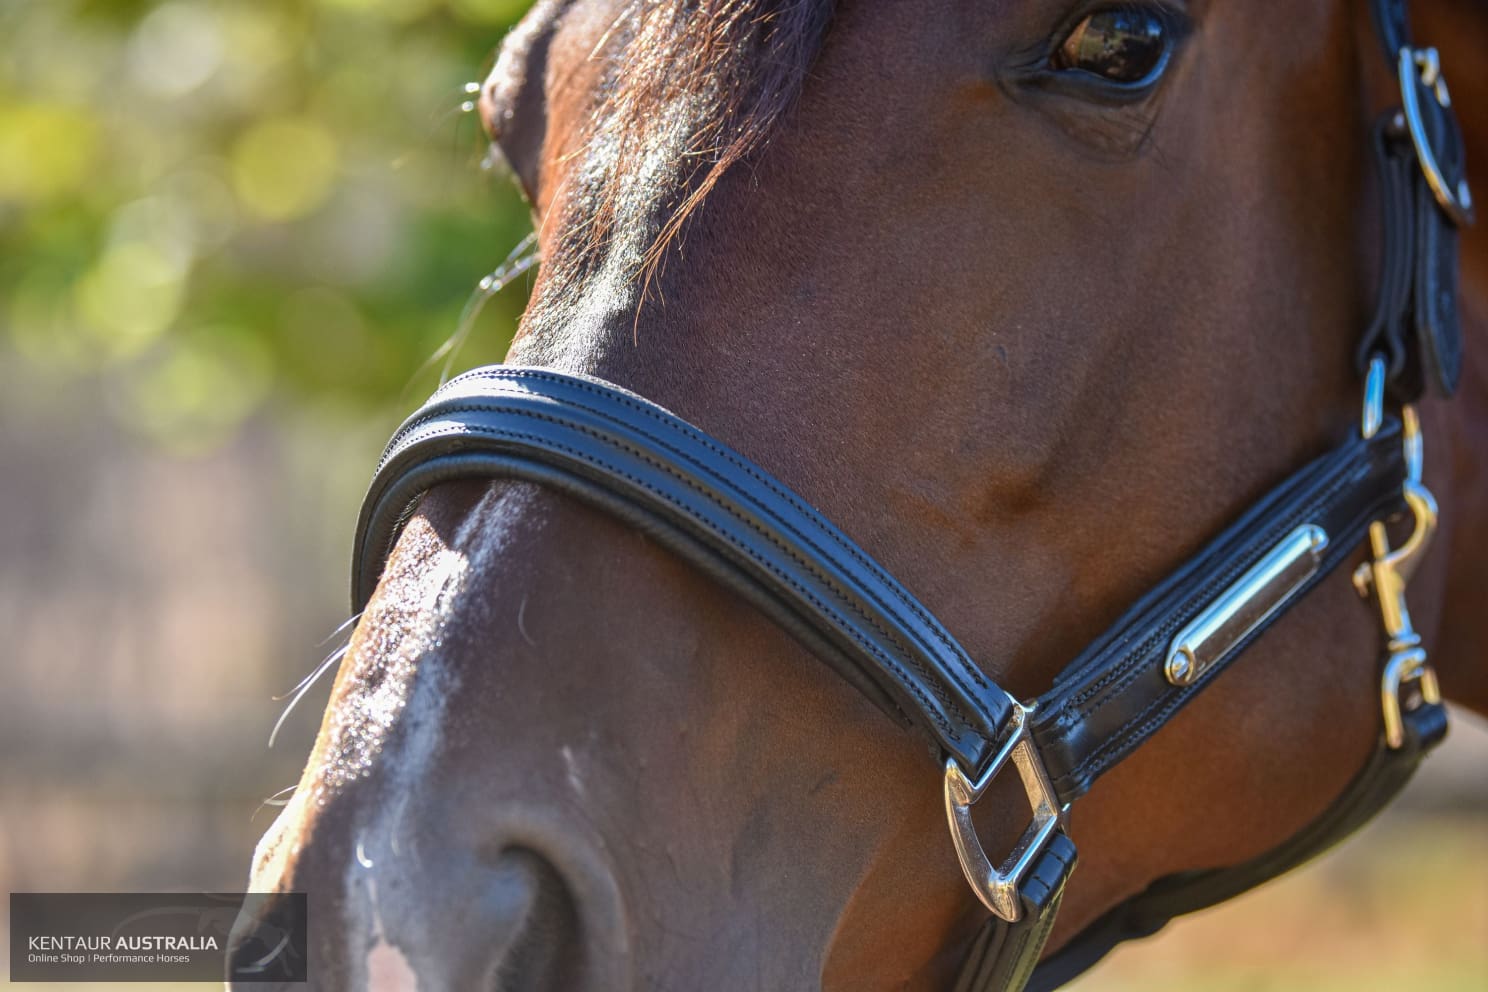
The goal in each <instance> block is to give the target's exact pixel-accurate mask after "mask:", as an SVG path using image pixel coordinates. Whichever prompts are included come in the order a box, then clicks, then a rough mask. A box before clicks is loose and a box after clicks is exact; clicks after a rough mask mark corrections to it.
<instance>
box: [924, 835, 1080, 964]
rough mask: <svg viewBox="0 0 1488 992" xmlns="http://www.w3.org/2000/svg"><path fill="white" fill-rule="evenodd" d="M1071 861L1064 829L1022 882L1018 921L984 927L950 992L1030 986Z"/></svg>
mask: <svg viewBox="0 0 1488 992" xmlns="http://www.w3.org/2000/svg"><path fill="white" fill-rule="evenodd" d="M1075 861H1076V855H1075V845H1074V843H1073V842H1072V841H1071V840H1070V839H1069V838H1068V837H1067V836H1065V834H1064V833H1063V832H1062V831H1061V832H1060V833H1057V834H1055V835H1054V839H1053V840H1051V841H1050V842H1049V846H1048V847H1047V848H1045V850H1044V855H1043V857H1041V858H1040V859H1039V860H1038V863H1037V864H1035V865H1034V867H1033V868H1032V869H1030V871H1029V873H1028V877H1027V878H1025V879H1024V881H1023V885H1022V887H1021V889H1020V894H1019V895H1020V901H1021V902H1022V904H1023V916H1022V918H1021V919H1020V920H1018V922H1017V923H1008V922H1006V921H1004V920H1000V919H998V918H997V917H995V916H994V917H991V918H989V919H988V920H987V922H986V923H985V924H983V926H982V929H981V932H980V933H979V934H978V935H977V937H976V940H975V941H973V943H972V946H971V951H970V952H969V953H968V954H967V956H966V960H965V962H964V963H963V964H962V966H961V973H960V976H959V977H958V978H957V979H956V984H955V986H954V988H953V990H952V992H1020V990H1021V989H1022V988H1023V987H1024V986H1025V985H1026V984H1028V981H1029V979H1030V978H1032V977H1033V974H1034V969H1035V968H1036V967H1037V966H1038V961H1039V956H1040V955H1041V954H1043V951H1044V943H1045V942H1046V941H1047V940H1048V939H1049V931H1050V930H1052V929H1053V928H1054V918H1055V917H1056V916H1058V915H1059V904H1060V901H1061V900H1062V899H1063V898H1064V885H1065V883H1066V882H1068V881H1069V877H1070V873H1071V872H1073V871H1074V870H1075Z"/></svg>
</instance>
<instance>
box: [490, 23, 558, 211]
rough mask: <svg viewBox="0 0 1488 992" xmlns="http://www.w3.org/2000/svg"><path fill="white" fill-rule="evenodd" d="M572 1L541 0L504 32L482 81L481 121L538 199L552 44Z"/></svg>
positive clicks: (494, 146) (534, 199)
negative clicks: (494, 63)
mask: <svg viewBox="0 0 1488 992" xmlns="http://www.w3.org/2000/svg"><path fill="white" fill-rule="evenodd" d="M570 2H571V0H539V2H538V3H537V4H536V5H534V6H533V8H532V9H531V10H530V11H528V12H527V16H526V17H524V18H522V20H521V22H520V23H518V24H517V26H516V27H515V28H513V29H512V30H511V33H510V34H508V35H507V36H506V40H505V41H503V42H502V44H501V50H500V53H499V55H498V56H497V59H496V65H495V67H494V68H493V69H492V70H491V74H490V75H489V76H487V77H486V81H485V82H484V83H482V84H481V93H480V113H481V123H482V124H483V125H484V126H485V129H486V134H487V135H489V136H490V139H491V147H492V150H493V151H494V152H497V153H499V155H500V157H501V158H502V159H504V160H505V161H506V164H507V165H508V166H509V167H510V168H511V171H512V173H513V174H514V175H515V176H516V178H517V181H518V182H519V183H520V184H521V186H522V192H523V193H524V194H526V196H527V200H528V202H529V203H534V204H535V203H536V202H537V178H538V176H537V173H538V166H539V164H540V163H541V160H542V147H543V139H544V138H545V137H546V135H547V130H548V106H547V93H546V89H547V87H546V77H547V67H548V47H549V45H550V44H551V42H552V40H553V34H554V32H555V31H556V30H557V28H558V23H559V21H560V19H561V17H562V15H563V12H564V10H565V9H567V7H568V6H569V3H570Z"/></svg>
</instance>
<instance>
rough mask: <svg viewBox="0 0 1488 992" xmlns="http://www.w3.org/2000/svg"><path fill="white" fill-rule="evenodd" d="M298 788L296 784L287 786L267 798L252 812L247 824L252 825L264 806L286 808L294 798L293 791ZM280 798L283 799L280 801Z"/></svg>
mask: <svg viewBox="0 0 1488 992" xmlns="http://www.w3.org/2000/svg"><path fill="white" fill-rule="evenodd" d="M298 788H299V785H298V783H297V784H295V785H291V786H287V787H285V788H283V789H280V790H279V791H278V792H276V793H274V794H273V795H272V796H269V797H268V798H267V799H265V800H264V801H263V802H261V803H259V804H258V808H257V809H255V810H254V811H253V815H251V816H249V817H248V822H249V823H252V822H253V821H254V820H256V819H258V814H260V813H262V812H263V810H264V807H265V806H281V807H282V806H288V805H289V802H290V800H291V799H293V798H294V791H295V790H296V789H298ZM280 796H283V797H284V798H283V799H281V798H279V797H280Z"/></svg>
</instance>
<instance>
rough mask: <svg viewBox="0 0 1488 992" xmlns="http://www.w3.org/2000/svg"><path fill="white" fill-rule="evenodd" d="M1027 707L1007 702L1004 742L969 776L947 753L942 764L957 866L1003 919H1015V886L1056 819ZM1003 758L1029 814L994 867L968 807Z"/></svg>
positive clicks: (1018, 906)
mask: <svg viewBox="0 0 1488 992" xmlns="http://www.w3.org/2000/svg"><path fill="white" fill-rule="evenodd" d="M1032 711H1033V710H1032V708H1031V707H1028V706H1024V705H1023V704H1022V703H1020V702H1018V701H1017V700H1014V701H1013V719H1012V721H1011V723H1010V724H1009V731H1010V732H1009V734H1008V739H1007V742H1006V743H1005V744H1003V745H1002V747H1001V749H999V750H998V752H997V755H996V756H995V757H994V758H993V759H992V761H991V763H990V764H988V765H987V769H986V771H984V772H982V774H981V776H980V777H978V778H977V779H976V780H975V781H973V780H971V779H969V778H967V776H966V773H965V772H963V771H962V770H961V766H960V765H959V764H957V763H956V759H955V758H947V759H946V764H945V804H946V819H947V821H948V822H949V824H950V829H951V841H952V843H954V844H955V845H956V856H957V858H959V859H960V861H961V871H962V873H963V874H965V875H966V881H967V882H968V883H970V885H971V888H972V891H973V892H975V893H976V895H977V898H978V899H980V900H981V901H982V905H984V906H986V907H987V908H988V909H989V910H991V911H992V913H993V914H994V915H995V916H997V917H999V918H1000V919H1003V920H1005V921H1007V922H1008V923H1016V922H1018V920H1019V919H1021V918H1022V916H1023V904H1022V902H1021V900H1020V899H1019V898H1018V886H1019V885H1020V884H1022V881H1023V877H1024V876H1025V875H1026V874H1027V873H1028V869H1029V868H1030V867H1032V865H1033V863H1034V861H1035V860H1037V858H1038V856H1039V855H1040V854H1042V853H1043V851H1044V848H1045V847H1047V846H1048V843H1049V841H1050V839H1051V838H1053V836H1054V832H1055V831H1056V830H1058V829H1059V825H1060V819H1061V811H1060V809H1059V804H1058V799H1057V798H1056V797H1055V795H1054V787H1053V785H1051V784H1050V782H1049V775H1048V773H1047V772H1045V771H1044V763H1043V761H1042V760H1041V759H1040V758H1039V756H1038V751H1037V750H1036V749H1035V748H1034V744H1033V736H1032V734H1031V732H1030V730H1029V725H1028V714H1029V713H1031V712H1032ZM1009 760H1011V761H1012V763H1013V767H1014V768H1015V769H1017V772H1018V778H1019V779H1021V780H1022V782H1023V791H1024V792H1025V793H1026V794H1027V796H1028V805H1029V807H1030V809H1031V810H1032V814H1033V815H1032V822H1030V823H1029V825H1028V829H1026V830H1024V831H1023V836H1022V837H1020V838H1018V842H1017V843H1016V844H1014V845H1013V849H1012V851H1011V852H1009V853H1008V855H1007V857H1006V858H1004V859H1003V861H1002V864H1001V865H998V866H994V865H993V864H992V861H991V859H990V858H988V857H987V852H986V851H985V850H983V848H982V842H981V840H980V839H979V838H978V837H977V832H976V824H975V823H973V822H972V818H971V810H972V807H973V806H975V805H976V803H977V800H979V799H981V798H982V794H983V793H984V792H986V791H987V786H989V785H990V784H991V783H992V780H993V779H994V778H996V777H997V775H998V773H999V772H1001V771H1002V769H1003V768H1004V767H1005V766H1006V765H1007V763H1008V761H1009Z"/></svg>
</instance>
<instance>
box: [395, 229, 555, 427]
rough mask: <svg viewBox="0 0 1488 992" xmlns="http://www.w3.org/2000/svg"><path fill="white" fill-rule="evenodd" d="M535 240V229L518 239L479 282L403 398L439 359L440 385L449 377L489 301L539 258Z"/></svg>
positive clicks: (408, 386) (532, 265)
mask: <svg viewBox="0 0 1488 992" xmlns="http://www.w3.org/2000/svg"><path fill="white" fill-rule="evenodd" d="M536 243H537V232H536V231H533V232H531V233H529V234H528V235H527V236H526V237H525V238H523V239H522V240H521V241H519V242H517V245H516V247H515V248H513V249H512V250H511V251H510V252H508V253H507V256H506V259H505V260H504V261H502V263H501V264H500V265H498V266H497V267H496V268H495V270H494V271H492V272H491V273H490V274H488V275H486V276H484V277H483V278H482V279H481V281H480V282H479V283H477V284H476V288H475V291H474V292H472V293H471V294H470V299H468V300H466V301H465V306H464V308H463V309H461V311H460V317H459V320H458V321H457V322H456V324H455V330H454V333H453V334H451V335H450V336H449V337H448V338H446V339H445V341H444V343H443V344H441V345H440V346H439V347H438V348H436V349H435V350H434V353H433V354H432V355H430V356H429V357H428V358H426V359H425V360H424V362H423V364H422V365H420V366H419V367H418V370H417V371H416V372H414V373H413V375H412V376H410V377H409V380H408V384H407V385H406V386H404V387H403V394H402V398H403V399H407V396H408V391H409V390H410V389H412V388H413V383H414V381H415V380H417V379H418V377H419V376H421V375H423V374H424V373H426V372H428V371H429V369H431V368H433V367H434V366H435V365H436V364H437V363H439V362H440V361H443V362H444V366H443V367H442V368H441V369H440V372H439V384H440V385H441V386H442V385H444V383H445V381H446V380H448V379H449V374H450V369H451V368H452V367H453V366H454V364H455V358H456V357H458V355H459V352H460V349H461V348H462V347H464V345H465V342H466V341H467V340H469V338H470V335H471V333H472V332H473V331H474V329H475V321H476V318H478V317H479V316H480V314H481V310H482V309H483V308H484V307H485V305H486V301H487V300H489V299H490V298H491V297H493V296H495V295H496V294H497V293H499V292H501V291H502V290H503V289H505V288H506V287H507V286H509V285H511V282H512V280H514V279H516V278H517V277H518V276H520V275H521V274H522V273H524V272H526V271H528V270H529V269H531V268H533V267H534V266H535V265H537V264H538V262H539V261H540V257H539V256H538V254H537V252H535V251H533V250H532V248H533V246H534V245H535V244H536Z"/></svg>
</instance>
